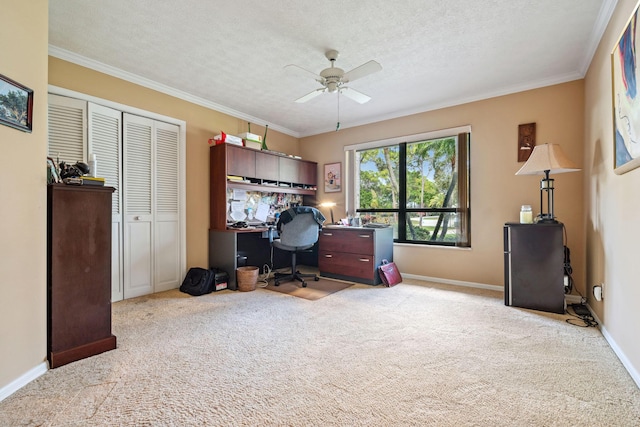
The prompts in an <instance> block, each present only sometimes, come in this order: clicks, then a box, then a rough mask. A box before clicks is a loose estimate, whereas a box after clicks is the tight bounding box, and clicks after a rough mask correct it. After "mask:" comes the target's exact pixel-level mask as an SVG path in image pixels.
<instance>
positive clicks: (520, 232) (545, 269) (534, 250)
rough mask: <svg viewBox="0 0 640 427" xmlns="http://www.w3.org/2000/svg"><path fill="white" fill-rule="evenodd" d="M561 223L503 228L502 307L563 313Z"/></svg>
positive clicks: (506, 225)
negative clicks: (503, 304)
mask: <svg viewBox="0 0 640 427" xmlns="http://www.w3.org/2000/svg"><path fill="white" fill-rule="evenodd" d="M562 235H563V225H562V224H561V223H541V224H520V223H507V224H505V225H504V303H505V305H508V306H514V307H522V308H530V309H534V310H541V311H548V312H552V313H564V312H565V301H564V245H563V239H562Z"/></svg>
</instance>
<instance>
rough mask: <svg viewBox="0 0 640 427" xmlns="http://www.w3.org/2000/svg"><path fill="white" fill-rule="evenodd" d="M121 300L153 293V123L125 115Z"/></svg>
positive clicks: (149, 120)
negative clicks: (122, 283) (122, 287)
mask: <svg viewBox="0 0 640 427" xmlns="http://www.w3.org/2000/svg"><path fill="white" fill-rule="evenodd" d="M123 120H124V145H123V151H124V152H123V154H124V156H123V166H124V182H123V185H124V191H123V196H124V197H123V199H124V200H123V208H124V223H125V225H124V251H123V252H124V297H125V298H133V297H137V296H140V295H146V294H150V293H152V292H153V274H152V272H153V264H152V259H153V257H152V254H153V232H152V228H153V222H152V220H153V216H152V215H153V212H152V207H153V200H152V182H153V176H152V173H153V169H152V166H151V165H152V164H153V158H152V148H153V145H152V139H153V123H154V121H153V120H151V119H146V118H143V117H138V116H134V115H131V114H126V113H125V114H124V115H123Z"/></svg>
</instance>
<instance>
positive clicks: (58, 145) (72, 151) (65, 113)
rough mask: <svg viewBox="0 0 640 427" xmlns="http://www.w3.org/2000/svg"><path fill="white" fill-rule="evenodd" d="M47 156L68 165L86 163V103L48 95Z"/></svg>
mask: <svg viewBox="0 0 640 427" xmlns="http://www.w3.org/2000/svg"><path fill="white" fill-rule="evenodd" d="M48 121H49V123H48V127H49V130H48V132H49V134H48V141H49V144H48V147H47V156H48V157H51V158H52V159H53V160H54V161H56V162H57V161H58V160H60V161H64V162H65V163H68V164H74V163H76V162H86V160H87V155H86V147H87V101H82V100H80V99H74V98H67V97H66V96H58V95H51V94H49V114H48Z"/></svg>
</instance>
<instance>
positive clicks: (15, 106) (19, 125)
mask: <svg viewBox="0 0 640 427" xmlns="http://www.w3.org/2000/svg"><path fill="white" fill-rule="evenodd" d="M32 114H33V91H32V90H31V89H29V88H28V87H25V86H22V85H21V84H20V83H18V82H15V81H13V80H11V79H10V78H8V77H5V76H3V75H2V74H0V123H2V124H3V125H6V126H9V127H12V128H14V129H18V130H21V131H23V132H31V127H32V122H31V118H32Z"/></svg>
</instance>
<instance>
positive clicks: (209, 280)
mask: <svg viewBox="0 0 640 427" xmlns="http://www.w3.org/2000/svg"><path fill="white" fill-rule="evenodd" d="M214 276H215V275H214V273H213V271H211V270H207V269H205V268H199V267H192V268H190V269H189V271H188V272H187V275H186V276H185V277H184V281H183V282H182V285H180V291H182V292H184V293H186V294H189V295H193V296H194V297H197V296H200V295H204V294H209V293H211V292H213V278H214Z"/></svg>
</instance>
